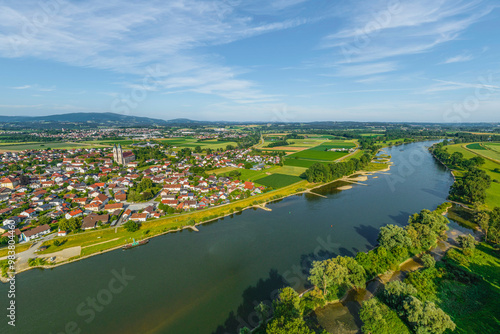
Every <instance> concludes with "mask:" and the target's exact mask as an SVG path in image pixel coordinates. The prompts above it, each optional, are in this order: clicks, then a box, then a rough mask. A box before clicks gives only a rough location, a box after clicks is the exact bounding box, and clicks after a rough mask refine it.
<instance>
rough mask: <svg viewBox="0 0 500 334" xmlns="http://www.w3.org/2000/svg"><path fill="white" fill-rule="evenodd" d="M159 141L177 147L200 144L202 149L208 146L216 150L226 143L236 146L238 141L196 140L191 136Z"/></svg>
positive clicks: (193, 146) (192, 146)
mask: <svg viewBox="0 0 500 334" xmlns="http://www.w3.org/2000/svg"><path fill="white" fill-rule="evenodd" d="M160 141H161V142H163V143H166V144H169V145H172V146H175V147H177V148H186V147H187V148H191V149H193V148H195V147H196V146H200V147H201V148H202V149H206V148H210V149H212V150H216V149H219V148H223V149H224V148H226V146H227V145H232V146H235V147H236V146H238V143H236V142H233V141H218V140H216V139H214V140H203V141H198V140H197V139H196V138H193V137H184V138H165V139H160Z"/></svg>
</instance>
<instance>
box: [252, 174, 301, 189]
mask: <svg viewBox="0 0 500 334" xmlns="http://www.w3.org/2000/svg"><path fill="white" fill-rule="evenodd" d="M300 181H303V180H302V179H301V178H300V177H298V176H293V175H284V174H272V175H269V176H265V177H263V178H260V179H257V180H255V183H258V184H261V185H263V186H266V187H273V188H275V189H277V188H283V187H286V186H289V185H292V184H294V183H297V182H300Z"/></svg>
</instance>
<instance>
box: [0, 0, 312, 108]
mask: <svg viewBox="0 0 500 334" xmlns="http://www.w3.org/2000/svg"><path fill="white" fill-rule="evenodd" d="M302 2H304V0H280V1H277V2H273V6H271V8H270V10H274V11H279V10H282V9H284V8H288V7H291V6H295V5H298V4H300V3H302ZM60 4H61V5H60V6H57V10H54V11H53V12H52V13H50V14H51V15H48V13H45V12H44V11H43V10H42V8H41V7H40V6H39V5H38V2H37V1H34V0H32V1H22V2H13V3H11V4H9V5H3V6H0V22H1V23H0V26H1V29H0V56H3V57H37V58H42V59H50V60H55V61H59V62H64V63H67V64H70V65H74V66H83V67H93V68H99V69H106V70H112V71H115V72H120V73H125V74H133V75H135V76H136V77H137V78H138V79H140V78H141V77H143V76H145V75H147V74H146V68H147V66H150V65H152V64H160V65H162V66H163V67H165V68H168V69H169V73H168V75H165V76H160V78H156V79H165V80H163V81H164V82H165V83H166V86H164V87H162V86H159V87H158V90H161V89H168V88H169V85H170V83H171V82H172V81H173V80H169V79H168V78H174V77H182V78H183V79H184V83H185V85H186V86H189V81H190V80H191V81H192V82H193V83H195V84H194V85H193V86H191V87H190V88H191V89H193V91H197V92H206V93H207V94H215V95H219V96H222V97H224V98H229V99H235V100H240V99H241V98H242V97H244V98H243V99H242V100H244V101H245V102H248V101H249V100H252V99H255V100H256V101H259V100H261V98H262V93H260V92H259V89H258V88H256V87H257V86H258V85H257V84H256V83H254V82H251V81H248V80H245V79H242V78H239V79H237V80H235V79H234V77H236V76H237V75H238V69H235V68H230V67H227V66H221V65H220V63H221V62H222V61H223V60H222V59H220V58H219V57H214V55H208V54H206V53H204V51H201V50H203V48H205V47H207V46H213V45H220V44H227V43H231V42H234V41H237V40H241V39H244V38H249V37H253V36H257V35H261V34H266V33H270V32H273V31H279V30H283V29H289V28H292V27H296V26H299V25H302V24H305V23H306V22H307V20H306V19H304V18H300V17H294V18H281V19H277V20H271V19H268V20H262V19H260V20H255V19H254V17H252V16H251V15H247V14H244V11H243V10H242V9H243V7H244V6H243V4H242V3H240V2H239V1H223V0H217V1H210V2H207V1H200V0H172V1H164V2H157V1H154V2H149V1H144V2H142V1H141V2H130V1H125V0H115V1H106V2H103V1H100V0H90V1H85V2H71V3H70V2H64V1H61V2H60ZM35 15H42V16H43V15H45V16H47V20H46V22H45V23H44V24H43V25H39V26H35V29H34V33H32V34H27V33H24V32H25V31H29V29H26V26H29V25H30V24H31V25H33V23H32V22H30V18H32V17H34V16H35ZM30 27H31V26H29V27H28V28H30ZM199 69H201V70H205V69H209V70H210V71H211V72H212V73H216V72H217V71H222V73H220V74H222V75H226V72H230V73H231V76H233V79H232V80H233V81H227V82H225V83H224V82H222V83H221V84H220V86H223V87H216V86H214V84H213V83H210V82H207V83H206V85H207V86H205V87H203V86H202V85H203V83H201V82H200V80H199V78H198V77H197V75H196V72H197V71H198V70H199ZM216 75H217V74H216ZM159 81H162V80H159ZM134 84H135V83H134V82H131V83H130V85H134ZM232 85H233V86H234V87H235V88H234V89H232V88H231V86H232Z"/></svg>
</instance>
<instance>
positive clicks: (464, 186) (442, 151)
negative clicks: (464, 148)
mask: <svg viewBox="0 0 500 334" xmlns="http://www.w3.org/2000/svg"><path fill="white" fill-rule="evenodd" d="M449 143H450V142H449V141H447V140H445V141H443V142H441V143H438V144H435V145H434V146H433V147H432V153H433V154H434V156H435V157H436V158H437V159H439V160H440V161H441V162H442V163H444V164H445V165H447V166H449V167H450V168H456V169H463V170H464V172H465V174H464V175H463V177H457V179H456V181H455V183H454V184H453V185H452V186H451V189H450V199H451V200H454V201H458V202H463V203H469V204H474V203H484V201H485V200H486V190H487V189H488V188H489V187H490V186H491V177H490V176H489V175H488V174H487V173H486V172H485V171H484V170H482V169H480V168H479V167H481V166H482V165H484V163H485V160H484V159H483V158H482V157H479V156H476V157H473V158H471V159H464V156H463V154H462V153H461V152H453V153H452V154H450V153H449V152H448V151H447V150H446V145H448V144H449Z"/></svg>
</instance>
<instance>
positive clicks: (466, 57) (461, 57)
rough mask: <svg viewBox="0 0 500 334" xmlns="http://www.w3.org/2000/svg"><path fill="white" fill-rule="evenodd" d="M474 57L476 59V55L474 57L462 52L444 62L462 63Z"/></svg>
mask: <svg viewBox="0 0 500 334" xmlns="http://www.w3.org/2000/svg"><path fill="white" fill-rule="evenodd" d="M472 59H474V57H472V55H467V54H461V55H457V56H454V57H451V58H448V59H446V60H445V61H444V62H443V64H452V63H461V62H464V61H470V60H472Z"/></svg>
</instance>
